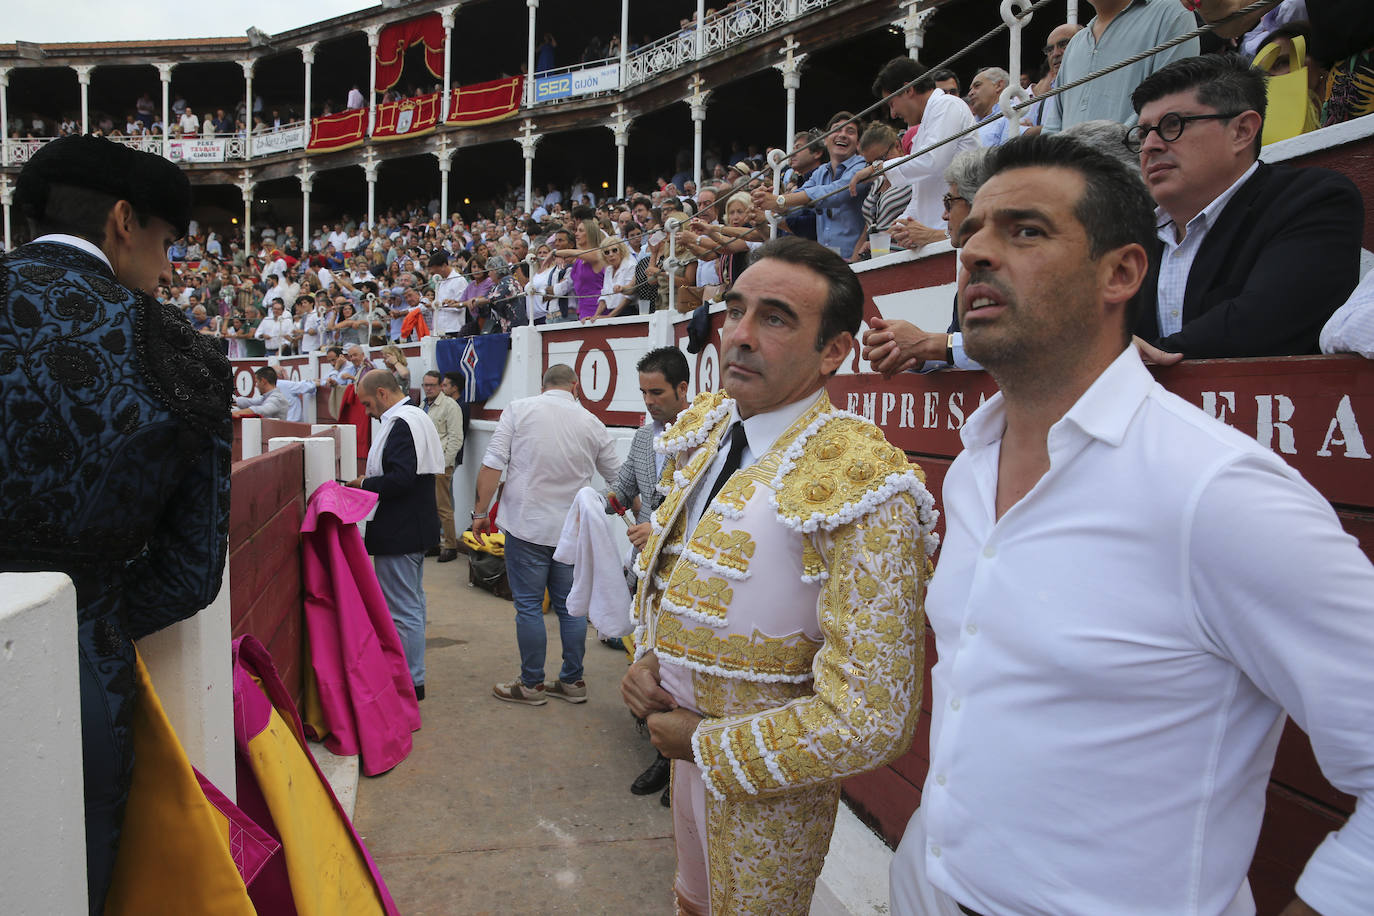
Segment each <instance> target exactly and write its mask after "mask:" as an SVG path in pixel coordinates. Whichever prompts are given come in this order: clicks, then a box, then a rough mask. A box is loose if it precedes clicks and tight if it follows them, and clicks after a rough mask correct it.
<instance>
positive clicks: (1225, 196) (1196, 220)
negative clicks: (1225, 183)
mask: <svg viewBox="0 0 1374 916" xmlns="http://www.w3.org/2000/svg"><path fill="white" fill-rule="evenodd" d="M1257 169H1259V160H1258V159H1256V160H1255V161H1254V162H1252V163H1250V167H1249V168H1248V169H1246V170H1245V172H1244V173H1243V174H1242V175H1241V176H1240V177H1239V178H1237V179H1236V180H1235V181H1234V182H1232V183H1231V186H1230V187H1229V188H1227V189H1226V190H1225V191H1222V192H1221V193H1220V194H1218V195H1217V196H1216V197H1214V198H1212V202H1211V203H1210V204H1208V205H1207V206H1205V207H1203V208H1202V212H1200V213H1198V215H1197V216H1194V217H1193V218H1192V219H1190V220H1188V225H1187V226H1185V227H1184V229H1183V237H1184V238H1185V239H1186V238H1187V237H1188V234H1189V232H1190V231H1191V230H1192V229H1193V227H1194V226H1200V227H1202V228H1203V229H1206V228H1208V227H1210V226H1211V225H1212V224H1213V223H1215V222H1216V219H1217V215H1218V214H1220V213H1221V211H1222V210H1224V209H1226V205H1227V204H1229V203H1230V202H1231V198H1232V197H1235V196H1236V192H1237V191H1239V190H1240V186H1241V185H1243V184H1245V182H1247V181H1249V180H1250V176H1251V175H1253V174H1255V171H1256V170H1257ZM1155 218H1156V219H1158V220H1161V222H1159V223H1158V224H1157V225H1158V228H1159V229H1160V230H1161V235H1162V234H1163V230H1164V229H1166V228H1168V227H1169V226H1170V225H1171V224H1172V223H1173V222H1174V219H1173V217H1171V216H1170V215H1169V214H1168V213H1167V212H1165V210H1164V208H1163V207H1159V208H1158V209H1156V210H1155ZM1168 235H1169V236H1170V238H1175V239H1176V238H1177V233H1174V232H1170V233H1168ZM1178 244H1182V242H1181V241H1180V242H1179V243H1178Z"/></svg>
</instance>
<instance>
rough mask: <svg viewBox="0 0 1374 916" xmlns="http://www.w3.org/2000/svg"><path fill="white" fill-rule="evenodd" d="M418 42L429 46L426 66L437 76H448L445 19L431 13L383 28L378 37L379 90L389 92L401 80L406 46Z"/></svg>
mask: <svg viewBox="0 0 1374 916" xmlns="http://www.w3.org/2000/svg"><path fill="white" fill-rule="evenodd" d="M416 42H420V43H422V44H423V45H424V46H425V67H426V68H428V69H429V72H430V74H432V75H433V76H434V78H435V79H443V78H444V21H443V19H442V18H441V17H440V16H439V14H438V13H429V14H427V15H425V16H420V17H419V18H416V19H408V20H406V21H405V22H394V23H392V24H391V25H389V26H387V27H386V28H384V29H382V34H381V35H380V36H379V37H378V39H377V61H376V65H377V91H378V92H385V91H386V90H388V89H390V88H391V87H392V86H395V85H396V83H398V82H399V81H400V79H401V71H402V70H403V69H404V68H405V63H406V49H407V48H409V47H410V46H411V45H413V44H415V43H416Z"/></svg>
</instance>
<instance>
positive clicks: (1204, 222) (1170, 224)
mask: <svg viewBox="0 0 1374 916" xmlns="http://www.w3.org/2000/svg"><path fill="white" fill-rule="evenodd" d="M1258 168H1259V163H1258V162H1254V163H1251V165H1250V168H1248V169H1246V170H1245V174H1244V175H1242V176H1240V177H1239V178H1237V179H1236V181H1235V183H1234V184H1232V185H1231V186H1230V187H1229V188H1227V189H1226V190H1225V191H1222V192H1221V193H1220V194H1218V195H1217V196H1216V198H1215V199H1214V200H1213V201H1212V202H1211V203H1210V204H1208V205H1207V206H1206V207H1204V208H1203V210H1202V212H1201V213H1199V214H1198V215H1197V216H1194V217H1193V218H1192V219H1190V220H1188V225H1187V226H1185V227H1184V229H1183V238H1182V239H1181V240H1180V239H1179V238H1178V237H1177V235H1178V233H1177V232H1176V231H1175V228H1174V221H1173V220H1172V219H1171V218H1170V217H1169V214H1168V213H1166V212H1164V208H1163V207H1160V208H1159V209H1157V210H1155V219H1156V220H1158V225H1157V227H1156V230H1155V231H1156V232H1157V233H1158V234H1159V240H1160V241H1161V242H1163V243H1164V252H1163V253H1162V254H1161V255H1160V258H1159V287H1158V292H1157V294H1156V297H1155V309H1156V313H1157V315H1158V316H1159V336H1160V337H1168V336H1169V335H1170V334H1177V333H1178V332H1179V331H1181V330H1183V296H1184V293H1186V292H1187V290H1188V273H1189V271H1191V270H1192V269H1193V260H1194V259H1195V258H1196V257H1197V252H1198V249H1199V248H1201V247H1202V240H1203V239H1205V238H1206V237H1207V230H1208V229H1210V228H1212V225H1213V224H1214V223H1216V221H1217V217H1218V216H1220V215H1221V211H1222V210H1225V209H1226V205H1227V204H1228V203H1230V202H1231V198H1232V197H1235V196H1236V192H1237V191H1239V190H1240V186H1241V185H1243V184H1245V182H1246V181H1248V180H1249V179H1250V176H1251V175H1253V174H1255V170H1256V169H1258Z"/></svg>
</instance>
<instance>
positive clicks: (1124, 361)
mask: <svg viewBox="0 0 1374 916" xmlns="http://www.w3.org/2000/svg"><path fill="white" fill-rule="evenodd" d="M1154 384H1155V381H1154V376H1152V375H1151V374H1150V370H1148V369H1146V368H1145V364H1144V363H1143V362H1141V360H1140V355H1139V354H1138V353H1137V352H1136V349H1135V347H1133V346H1127V347H1126V348H1125V349H1123V350H1122V351H1121V354H1120V355H1119V356H1117V358H1116V359H1114V360H1112V363H1111V365H1109V366H1108V367H1107V368H1106V369H1104V370H1102V374H1101V375H1099V376H1098V377H1097V378H1096V379H1094V380H1093V383H1092V384H1091V385H1089V386H1088V390H1087V391H1085V392H1083V394H1082V395H1080V396H1079V398H1078V400H1077V401H1075V402H1074V404H1073V406H1072V407H1070V408H1069V409H1068V411H1067V412H1066V413H1065V414H1064V416H1062V417H1060V418H1059V419H1058V420H1056V421H1055V422H1054V425H1053V426H1051V427H1050V432H1049V437H1050V439H1051V440H1052V441H1053V440H1056V439H1059V438H1060V437H1062V436H1063V435H1065V433H1063V432H1057V431H1058V430H1061V429H1064V428H1066V427H1068V426H1073V427H1076V428H1077V429H1079V430H1081V431H1082V432H1083V433H1084V434H1086V435H1087V436H1089V437H1091V438H1093V439H1098V440H1101V441H1102V442H1105V443H1107V444H1108V445H1119V444H1120V443H1121V441H1122V439H1123V438H1125V435H1126V427H1127V426H1128V425H1129V424H1130V422H1131V419H1132V418H1133V417H1134V416H1135V409H1134V408H1135V407H1136V406H1138V405H1139V404H1140V402H1141V401H1143V400H1144V399H1145V395H1146V394H1147V393H1148V392H1149V389H1150V388H1151V386H1153V385H1154ZM1006 428H1007V408H1006V401H1005V399H1004V398H1003V395H1002V392H1000V391H999V392H997V393H996V394H995V395H993V396H992V397H990V398H988V400H987V403H986V404H984V405H983V406H982V407H979V408H978V409H977V410H976V411H974V413H973V415H972V416H971V417H969V418H968V422H967V423H965V424H964V428H963V429H962V430H961V431H960V433H959V437H960V438H961V439H962V440H963V443H964V447H965V448H969V449H972V448H977V447H979V446H985V445H991V444H993V443H995V442H997V441H998V440H1000V439H1001V438H1002V435H1003V433H1004V432H1006Z"/></svg>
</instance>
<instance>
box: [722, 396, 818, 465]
mask: <svg viewBox="0 0 1374 916" xmlns="http://www.w3.org/2000/svg"><path fill="white" fill-rule="evenodd" d="M815 402H816V392H814V391H813V392H811V393H810V394H808V395H807V396H806V397H804V398H801V399H800V400H796V401H793V402H792V403H791V404H784V405H783V406H781V407H777V408H774V409H773V410H770V411H768V412H767V413H758V414H754V415H753V416H752V417H750V418H749V419H747V420H745V421H744V435H745V436H746V437H747V438H748V439H749V452H750V453H751V454H753V455H754V456H756V457H757V456H760V455H762V454H763V453H764V452H767V451H768V450H769V449H770V448H772V447H773V443H774V442H777V441H778V437H779V436H781V435H782V434H783V433H785V432H787V428H788V427H789V426H791V425H792V424H793V423H795V422H796V420H797V418H798V417H800V416H801V415H802V414H804V413H806V411H807V409H808V408H809V407H810V406H811V405H812V404H814V403H815ZM739 418H740V416H739V406H738V405H735V406H732V407H731V408H730V425H731V426H732V427H733V426H734V424H735V421H736V420H738V419H739Z"/></svg>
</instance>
